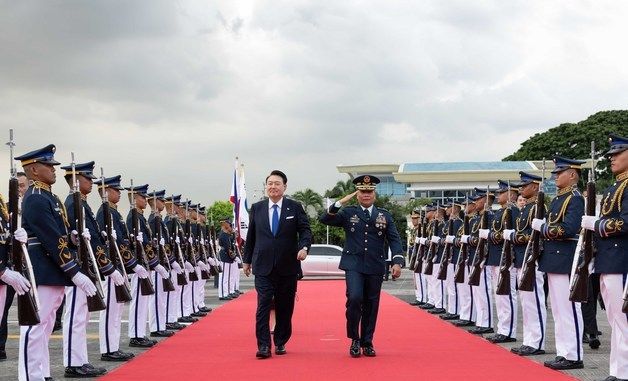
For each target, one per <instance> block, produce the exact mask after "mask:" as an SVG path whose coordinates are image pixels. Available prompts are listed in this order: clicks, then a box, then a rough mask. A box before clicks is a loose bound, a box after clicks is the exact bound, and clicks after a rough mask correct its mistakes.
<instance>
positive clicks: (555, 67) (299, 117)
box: [0, 0, 628, 203]
mask: <svg viewBox="0 0 628 381" xmlns="http://www.w3.org/2000/svg"><path fill="white" fill-rule="evenodd" d="M552 3H555V4H554V5H552ZM0 6H1V8H2V12H0V32H1V33H0V57H1V58H0V127H1V128H0V133H1V134H3V135H6V137H7V138H8V129H9V128H13V129H14V130H15V138H16V143H17V148H16V153H17V154H20V153H24V152H25V151H30V150H31V149H35V148H39V147H42V146H44V145H46V144H48V143H55V144H56V145H57V148H58V154H57V158H58V159H59V161H62V162H63V163H67V162H68V161H69V158H70V151H74V152H75V153H76V157H77V160H78V161H79V162H84V161H89V160H95V161H96V162H97V165H98V166H103V167H104V168H105V174H106V175H114V174H118V173H121V174H123V176H124V179H125V180H126V181H127V182H128V180H129V179H130V178H133V179H134V180H135V182H136V183H140V182H142V183H146V182H147V183H149V184H151V185H155V186H156V187H158V188H166V189H167V190H168V192H169V193H170V192H176V193H184V194H185V196H188V197H191V198H192V199H193V200H195V201H202V202H205V203H209V202H212V201H214V200H218V199H226V198H227V197H228V195H229V191H230V181H231V175H232V171H233V164H234V158H235V156H236V155H237V156H239V157H240V160H241V161H242V162H243V163H244V164H245V168H246V178H247V186H248V189H249V196H251V195H252V193H254V192H255V191H256V190H257V194H258V195H259V189H261V184H262V182H263V179H264V177H265V175H266V174H267V173H268V172H269V171H270V170H271V169H274V168H279V169H283V170H284V171H285V172H286V173H287V174H288V178H289V182H288V185H289V192H294V191H296V190H299V189H303V188H305V187H311V188H313V189H315V190H317V191H319V192H322V191H324V190H325V189H327V188H330V187H332V186H333V184H334V183H335V182H336V181H337V180H339V179H344V178H343V176H342V175H340V174H339V173H338V172H337V170H336V165H338V164H365V163H375V162H377V163H401V162H405V161H414V162H423V161H475V160H500V159H501V158H503V157H504V156H506V155H508V154H510V153H512V152H513V151H515V150H516V149H517V148H518V146H519V143H521V142H522V141H524V140H525V139H527V138H528V137H529V136H531V135H533V134H534V133H536V132H541V131H544V130H546V129H548V128H550V127H553V126H556V125H558V124H559V123H562V122H577V121H580V120H582V119H584V118H586V117H587V116H588V115H590V114H592V113H595V112H597V111H600V110H608V109H620V108H621V109H625V108H626V105H627V104H628V92H627V91H626V89H627V88H628V65H626V62H628V59H627V58H628V52H627V51H626V49H624V47H625V36H626V35H628V24H627V23H626V22H625V20H626V17H627V16H628V3H626V2H619V1H582V2H575V1H570V2H547V1H507V2H504V1H475V2H470V1H462V0H461V1H441V0H438V1H394V0H388V1H322V0H313V1H300V0H289V1H279V0H273V1H262V0H259V1H233V0H226V1H212V2H208V1H183V0H182V1H159V0H151V1H135V2H133V1H127V0H124V1H112V0H106V1H104V0H103V1H95V0H94V1H82V0H81V1H27V0H25V1H11V0H0ZM6 152H7V149H6V147H5V148H3V149H2V151H1V152H0V153H3V154H6ZM7 156H8V155H7ZM0 162H1V166H0V171H3V173H7V171H8V169H7V163H8V159H7V160H0ZM5 189H6V185H3V186H2V187H0V191H2V193H5ZM54 189H55V191H56V192H57V193H59V194H65V192H66V186H65V185H64V184H62V183H59V185H58V186H56V187H55V188H54ZM5 194H6V193H5Z"/></svg>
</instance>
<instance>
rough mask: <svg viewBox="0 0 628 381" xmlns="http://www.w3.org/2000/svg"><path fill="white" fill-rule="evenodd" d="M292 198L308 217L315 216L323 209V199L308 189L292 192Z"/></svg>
mask: <svg viewBox="0 0 628 381" xmlns="http://www.w3.org/2000/svg"><path fill="white" fill-rule="evenodd" d="M292 198H293V199H294V200H297V201H299V202H300V203H301V204H302V205H303V209H305V211H306V212H307V213H308V215H310V216H312V215H317V214H318V213H319V212H320V211H321V210H322V209H323V197H321V195H320V194H318V193H316V192H315V191H313V190H312V189H310V188H307V189H305V190H302V191H298V192H294V194H293V195H292Z"/></svg>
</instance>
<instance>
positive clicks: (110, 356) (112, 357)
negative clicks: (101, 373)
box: [100, 351, 135, 361]
mask: <svg viewBox="0 0 628 381" xmlns="http://www.w3.org/2000/svg"><path fill="white" fill-rule="evenodd" d="M133 357H135V355H134V354H133V353H129V352H122V351H115V352H108V353H103V354H101V355H100V359H101V360H102V361H129V360H130V359H132V358H133Z"/></svg>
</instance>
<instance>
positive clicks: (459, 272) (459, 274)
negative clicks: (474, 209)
mask: <svg viewBox="0 0 628 381" xmlns="http://www.w3.org/2000/svg"><path fill="white" fill-rule="evenodd" d="M466 199H467V204H466V207H465V213H464V220H463V222H462V235H469V219H470V218H469V213H468V212H467V210H468V209H469V195H468V194H467V196H466ZM468 258H469V244H468V243H465V242H462V240H460V252H459V253H458V262H456V272H455V273H454V282H456V283H464V274H465V270H466V267H467V259H468Z"/></svg>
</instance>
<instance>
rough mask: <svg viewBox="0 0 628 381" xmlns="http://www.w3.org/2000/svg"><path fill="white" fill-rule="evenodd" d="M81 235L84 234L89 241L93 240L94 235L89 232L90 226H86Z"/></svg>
mask: <svg viewBox="0 0 628 381" xmlns="http://www.w3.org/2000/svg"><path fill="white" fill-rule="evenodd" d="M81 235H82V236H83V238H85V239H86V240H88V241H91V240H92V235H91V234H89V229H88V228H84V229H83V233H81Z"/></svg>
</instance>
